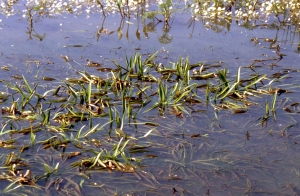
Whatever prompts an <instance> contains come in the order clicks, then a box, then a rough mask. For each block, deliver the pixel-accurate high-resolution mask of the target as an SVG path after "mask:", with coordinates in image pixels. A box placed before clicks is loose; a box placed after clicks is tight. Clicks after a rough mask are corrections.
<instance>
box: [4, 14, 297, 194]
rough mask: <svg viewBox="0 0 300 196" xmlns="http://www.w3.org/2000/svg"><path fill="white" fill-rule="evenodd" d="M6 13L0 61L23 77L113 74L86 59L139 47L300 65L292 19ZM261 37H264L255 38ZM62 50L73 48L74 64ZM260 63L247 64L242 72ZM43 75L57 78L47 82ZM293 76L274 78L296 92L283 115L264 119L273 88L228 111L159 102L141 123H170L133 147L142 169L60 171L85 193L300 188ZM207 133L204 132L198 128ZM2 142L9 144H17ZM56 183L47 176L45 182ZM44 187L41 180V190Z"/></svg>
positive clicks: (121, 59)
mask: <svg viewBox="0 0 300 196" xmlns="http://www.w3.org/2000/svg"><path fill="white" fill-rule="evenodd" d="M1 19H2V22H1V23H0V25H1V26H0V27H1V30H0V32H1V38H0V44H1V49H0V52H1V58H0V64H1V66H2V67H6V68H7V69H2V70H1V71H0V77H1V80H2V81H8V82H9V83H20V82H21V81H20V80H19V79H18V76H19V77H22V75H24V77H25V78H27V80H28V81H30V82H31V83H34V82H39V83H40V84H41V85H43V86H44V87H43V88H44V89H46V90H47V89H49V88H50V87H51V86H52V85H57V84H58V83H60V82H61V81H63V80H64V79H65V78H68V77H74V76H75V75H76V72H77V71H82V70H86V71H87V72H89V73H91V74H94V75H100V76H101V77H106V76H107V75H108V74H110V73H109V72H98V71H97V70H96V69H95V68H92V67H88V66H86V65H87V59H89V60H92V61H96V62H99V63H101V64H102V67H107V68H115V65H114V64H113V63H112V60H116V61H117V62H118V63H119V64H121V65H123V66H125V56H126V55H127V56H129V57H130V56H132V55H134V53H137V52H139V53H141V54H142V55H143V56H144V57H145V58H146V56H147V55H149V54H152V53H154V52H156V51H159V53H158V57H157V59H156V61H157V63H163V64H164V65H166V66H167V65H168V63H170V62H175V61H177V60H179V58H180V57H183V58H186V57H188V58H189V61H190V62H191V63H197V62H199V61H201V62H207V63H219V64H221V67H217V68H215V69H222V68H225V67H226V68H228V69H229V71H230V72H232V73H234V72H236V70H237V69H238V67H240V66H245V67H246V66H250V65H252V64H253V63H254V61H255V60H266V61H261V62H257V63H255V65H258V67H255V68H253V69H255V71H256V72H258V73H266V74H268V75H271V74H273V73H278V72H282V71H283V70H284V69H286V70H287V69H290V70H298V69H299V62H300V61H299V59H300V58H299V55H300V53H299V48H298V47H299V46H298V44H299V33H296V32H295V30H294V29H293V28H292V27H286V28H285V30H284V29H279V30H275V29H271V28H267V27H262V26H258V27H252V29H249V28H245V27H243V26H240V25H239V24H236V23H235V22H234V21H233V22H232V24H228V25H224V26H216V24H214V23H212V22H211V21H206V20H204V19H202V18H201V17H199V18H198V20H195V21H193V20H192V19H191V17H190V13H184V14H180V13H177V14H174V15H172V17H171V19H170V21H169V27H167V28H164V23H163V22H161V23H158V22H157V20H152V19H145V18H143V17H138V18H135V17H132V18H130V19H128V18H124V19H122V18H121V17H120V16H119V15H118V14H116V15H108V16H107V17H106V18H104V17H103V16H102V15H101V14H93V15H90V17H88V18H87V17H86V16H85V15H84V14H82V15H78V16H75V15H72V14H63V15H57V16H55V17H52V18H48V17H43V16H40V18H35V17H34V18H33V24H32V25H33V26H32V27H33V28H31V27H30V23H29V21H28V18H26V17H25V18H24V17H23V14H22V13H20V14H16V15H14V16H10V17H5V16H1ZM204 25H205V26H204ZM99 32H101V33H99ZM276 36H277V41H276V44H280V53H282V54H285V55H286V56H283V59H281V60H279V59H278V55H277V54H276V47H275V48H270V47H271V46H272V44H271V43H270V42H267V41H264V39H265V38H267V39H274V38H275V37H276ZM254 38H259V39H257V42H255V41H253V40H252V39H254ZM276 44H273V45H275V46H276ZM62 56H67V57H68V58H69V63H66V61H65V59H64V58H62ZM267 59H275V60H267ZM221 62H222V63H221ZM250 72H251V70H249V69H246V68H244V69H242V76H243V74H244V75H248V74H249V73H250ZM43 77H52V78H55V79H56V80H54V81H52V82H46V81H43V80H42V78H43ZM289 77H290V78H289V79H286V80H284V82H279V83H276V84H275V85H274V86H278V87H280V88H284V89H289V90H290V91H291V92H292V93H289V94H288V93H285V94H282V95H280V96H278V98H277V102H278V108H279V109H278V110H277V114H276V115H277V116H276V117H277V118H276V121H274V120H270V121H268V122H267V123H266V124H263V125H262V124H261V120H260V118H261V117H262V116H263V115H264V114H265V111H264V107H265V106H264V104H265V101H266V100H267V99H269V100H268V101H269V102H271V99H270V98H265V97H261V98H250V99H252V101H255V102H257V103H258V104H256V105H253V106H251V109H249V111H248V112H246V113H244V114H232V112H231V111H228V110H221V111H220V112H217V111H215V110H214V109H213V108H212V107H210V106H208V107H207V106H206V105H205V104H203V105H202V104H200V105H199V106H196V110H194V111H193V112H192V113H191V114H189V115H184V118H179V117H177V116H175V115H172V114H170V115H168V114H167V115H166V116H165V118H161V117H159V116H158V114H157V111H156V110H153V111H151V112H148V113H141V114H140V115H138V118H137V121H138V122H145V121H146V122H148V121H152V122H156V123H158V124H159V125H160V126H158V127H157V128H156V129H155V131H153V132H152V134H153V135H151V136H149V137H147V139H145V138H143V139H140V140H139V141H137V143H138V144H140V145H143V144H144V145H149V146H151V147H149V148H147V151H146V152H144V153H139V154H137V155H135V154H132V155H131V156H132V157H134V156H138V157H140V158H143V159H142V161H141V165H140V167H139V169H137V171H138V173H137V174H133V173H121V172H107V171H105V170H103V171H87V172H86V173H85V174H84V175H83V174H80V172H79V171H78V170H77V169H76V170H75V169H69V170H68V169H67V171H64V169H61V171H60V175H56V177H55V178H53V180H56V179H61V178H63V179H65V181H64V182H62V184H61V185H60V186H61V187H62V188H63V187H64V186H65V187H69V188H68V190H69V194H70V195H73V194H75V193H78V189H80V191H81V193H82V194H83V195H96V194H98V193H99V192H101V194H106V195H111V194H113V193H117V194H118V195H123V194H131V193H132V194H133V195H145V194H147V195H172V194H178V195H179V194H182V195H205V194H207V195H243V194H245V195H298V194H300V181H299V177H300V170H299V168H300V167H299V166H300V162H299V159H300V154H299V150H300V149H299V143H300V137H299V136H300V134H299V125H298V121H299V120H300V119H299V114H298V113H288V112H286V111H283V110H282V108H283V107H284V104H286V103H287V102H288V103H292V102H299V101H300V100H299V72H297V71H296V72H291V73H290V75H289ZM1 91H3V92H6V91H7V87H6V83H3V82H2V84H1ZM204 94H205V92H204V93H203V96H204ZM100 122H101V121H100ZM78 127H79V126H78ZM151 128H152V127H149V126H145V125H136V126H135V125H133V124H131V125H126V127H125V128H124V131H125V132H127V134H128V135H131V136H135V137H141V136H143V135H144V134H145V133H147V132H148V131H149V129H151ZM247 131H248V132H249V133H250V137H249V138H247V136H246V132H247ZM197 134H200V137H196V135H197ZM192 136H195V137H192ZM3 137H5V138H6V139H7V138H8V136H6V135H4V136H3ZM28 137H29V136H28ZM38 137H39V138H41V139H43V138H44V139H46V138H47V137H49V136H47V135H43V134H40V135H38ZM94 137H96V138H98V137H107V133H106V131H102V132H99V134H97V135H94ZM28 140H29V139H28V138H27V142H28ZM103 148H105V146H104V147H103ZM1 151H2V153H9V152H11V151H13V150H8V149H3V150H2V149H1ZM32 152H34V153H32ZM41 153H42V154H41ZM59 155H60V153H59V152H55V151H53V150H49V151H46V152H45V151H41V149H40V147H39V146H37V147H36V148H34V149H32V150H29V151H28V152H24V153H23V154H22V157H23V158H26V157H30V159H31V160H32V162H31V163H30V164H33V165H35V164H36V162H38V161H39V160H40V159H43V160H44V161H45V162H47V163H49V164H50V165H51V164H53V166H54V165H55V164H54V163H56V162H59V161H60V156H59ZM154 155H155V156H154ZM86 156H87V155H82V157H86ZM151 156H152V157H155V158H151ZM70 163H72V160H67V161H66V162H64V163H62V164H61V167H62V168H63V167H65V168H67V167H68V164H70ZM36 166H37V167H38V165H36ZM32 172H33V173H34V172H35V169H32ZM74 173H75V175H74ZM50 182H51V181H50ZM50 182H47V181H45V184H44V183H40V184H39V185H40V186H41V187H42V186H45V185H49V183H50ZM72 183H74V184H72ZM78 184H80V187H79V185H78ZM7 185H8V184H7V183H6V181H1V183H0V186H1V187H3V188H4V187H6V186H7ZM49 186H50V185H49ZM54 187H55V186H53V189H52V188H49V187H48V188H47V191H48V192H49V194H50V193H51V194H54V193H55V188H54ZM70 187H71V188H70ZM20 189H22V190H24V189H30V188H29V187H23V188H20ZM42 190H44V189H43V188H41V189H40V190H39V189H33V190H32V193H39V192H40V191H42ZM16 191H17V189H16ZM72 191H73V192H72ZM58 194H60V193H59V191H58ZM61 194H62V193H61ZM65 194H66V193H65Z"/></svg>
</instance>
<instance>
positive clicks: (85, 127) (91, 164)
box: [1, 52, 297, 194]
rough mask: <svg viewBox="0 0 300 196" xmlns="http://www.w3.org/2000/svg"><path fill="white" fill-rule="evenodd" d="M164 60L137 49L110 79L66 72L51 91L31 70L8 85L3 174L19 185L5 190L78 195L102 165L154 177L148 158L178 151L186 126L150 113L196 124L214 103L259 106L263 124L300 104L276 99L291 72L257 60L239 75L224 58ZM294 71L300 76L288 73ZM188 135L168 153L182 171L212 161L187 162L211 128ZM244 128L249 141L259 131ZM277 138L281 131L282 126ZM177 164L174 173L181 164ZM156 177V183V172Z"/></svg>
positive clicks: (235, 110)
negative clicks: (269, 69) (31, 77)
mask: <svg viewBox="0 0 300 196" xmlns="http://www.w3.org/2000/svg"><path fill="white" fill-rule="evenodd" d="M156 56H157V52H156V53H154V54H152V55H149V56H148V57H147V58H142V56H141V55H140V54H139V53H137V54H135V55H134V56H133V57H126V62H125V63H124V64H119V62H114V63H115V65H116V67H115V69H112V70H111V71H110V72H108V73H107V77H106V78H102V77H99V76H97V75H90V74H89V73H87V72H84V71H80V72H78V74H79V77H72V78H66V79H65V80H63V81H60V82H58V83H57V84H56V85H54V84H53V85H51V87H50V88H45V87H44V86H43V85H40V84H39V82H36V83H30V82H28V80H27V79H26V77H25V76H23V77H22V82H20V83H16V84H11V83H7V82H5V81H3V83H5V85H6V86H7V89H8V90H7V92H4V91H2V92H1V100H2V105H5V106H3V107H2V120H1V124H2V129H1V137H2V138H3V139H2V141H1V147H2V148H3V149H7V150H6V152H8V153H7V155H5V154H3V155H2V160H5V161H4V162H3V167H2V169H1V170H2V174H1V179H5V180H9V181H10V182H11V183H9V184H8V185H7V186H6V187H5V188H2V190H3V193H9V192H14V191H17V192H18V193H19V191H21V190H24V191H25V192H24V193H26V191H27V189H23V188H22V187H24V186H30V187H32V188H33V189H37V190H43V191H47V192H49V191H50V192H51V190H52V189H55V190H56V191H58V192H61V193H67V192H69V191H70V190H72V191H74V192H73V193H74V194H75V193H76V194H82V190H81V189H82V186H83V185H85V184H84V183H83V182H84V179H85V178H86V179H90V175H92V172H93V171H102V170H103V171H109V172H112V171H119V172H121V173H128V172H129V173H134V175H135V176H136V178H137V179H142V178H145V179H148V178H149V177H150V176H148V177H146V176H144V175H149V174H150V173H149V174H146V173H144V172H145V171H144V169H143V168H144V167H145V166H147V162H148V161H147V160H149V159H153V158H155V157H158V156H159V155H157V154H151V151H153V149H156V150H154V151H153V152H163V151H164V150H163V151H161V150H160V148H166V147H167V148H170V147H171V146H169V145H168V144H167V143H168V142H167V143H166V142H165V141H164V140H165V139H163V137H167V138H168V136H165V134H170V133H171V134H179V133H176V132H178V131H179V130H178V127H177V128H175V127H172V124H170V125H163V124H161V123H164V122H163V121H162V122H160V121H161V120H159V121H156V120H151V121H145V118H143V117H142V116H144V115H147V113H149V112H150V111H152V112H151V113H152V115H154V114H155V113H156V114H158V117H151V118H153V119H157V118H159V119H163V118H170V119H173V120H176V119H186V120H187V119H189V118H190V117H189V116H193V113H194V114H201V113H203V112H204V111H205V110H207V111H209V110H211V109H212V110H213V111H214V113H215V116H216V119H218V117H217V116H218V113H219V112H220V111H228V112H230V113H232V114H239V113H246V112H248V110H249V111H251V108H252V107H257V106H258V105H260V107H262V108H265V114H264V113H263V112H262V113H261V115H262V116H261V118H259V119H257V121H258V122H260V123H259V124H260V126H262V127H264V126H266V124H267V123H268V122H270V121H272V122H276V112H277V110H278V109H283V110H285V111H286V112H288V113H295V112H297V111H295V110H294V109H293V108H294V107H297V103H291V104H290V105H288V101H286V103H285V104H284V106H280V105H281V104H279V103H278V101H277V96H279V95H280V94H282V93H287V92H289V90H287V89H282V88H280V87H279V86H280V84H283V83H284V81H285V79H286V78H287V77H286V76H287V75H286V74H287V73H286V74H281V75H280V76H279V74H272V75H267V74H259V73H257V72H256V71H255V67H254V66H253V65H251V66H248V67H240V68H239V69H238V71H237V72H236V73H230V72H229V71H228V70H227V69H226V68H222V62H215V63H206V62H199V63H195V64H191V63H190V62H189V59H188V58H186V59H182V58H180V59H179V60H178V61H177V62H174V63H171V64H169V65H163V64H161V63H157V60H156ZM279 59H280V57H278V60H279ZM67 63H68V62H67ZM293 71H296V72H297V70H289V72H293ZM247 75H248V76H247ZM261 99H266V100H271V101H270V103H271V104H269V102H268V101H266V103H265V105H262V104H261ZM280 107H281V108H280ZM210 108H211V109H210ZM270 113H271V115H270ZM172 116H173V117H174V118H173V117H172ZM146 119H147V118H146ZM195 120H196V119H195ZM200 121H201V122H203V120H200ZM175 124H176V123H175ZM196 124H197V123H196ZM206 124H207V122H206ZM295 124H296V123H295V122H293V123H292V124H291V125H288V126H287V127H286V128H284V129H283V130H281V131H280V132H279V134H280V135H285V134H287V133H286V132H287V131H288V129H289V128H291V127H293V126H295ZM169 126H171V127H169ZM196 126H197V125H196ZM205 126H213V127H214V126H216V125H213V124H211V125H208V124H207V125H205ZM219 126H220V125H219ZM255 126H259V125H258V124H257V125H255ZM132 129H133V130H134V131H132ZM164 129H165V130H164ZM221 129H222V128H221ZM169 131H171V132H170V133H168V132H169ZM173 131H174V132H173ZM185 131H186V130H185V129H183V130H182V133H180V134H182V137H183V140H182V141H179V143H178V146H177V145H176V146H175V148H174V149H173V147H171V149H169V150H170V152H171V154H170V156H172V154H173V156H174V157H176V158H175V160H168V159H165V161H167V162H171V163H173V164H175V165H178V166H179V167H181V166H185V165H186V164H196V163H197V162H199V161H200V162H199V163H201V162H202V161H204V162H203V163H202V164H204V165H206V164H208V162H207V163H205V162H206V161H205V160H193V158H192V157H189V159H191V161H192V163H185V160H186V159H187V154H186V153H187V149H186V148H190V147H188V146H189V145H191V143H190V142H188V141H189V140H190V139H192V140H193V139H195V138H203V139H205V138H207V137H209V135H210V133H209V132H206V133H203V131H201V129H200V130H199V131H198V132H196V133H192V134H191V133H185ZM245 134H246V137H247V139H249V137H250V134H252V133H249V131H247V132H245ZM272 134H277V133H275V130H273V131H272ZM185 137H187V138H190V139H184V138H185ZM176 140H177V139H175V141H176ZM186 142H187V143H186ZM202 145H203V144H202ZM180 149H181V150H180ZM169 150H168V151H169ZM182 150H183V151H182ZM188 151H190V150H188ZM192 151H193V150H192ZM192 151H191V152H189V153H191V155H189V156H192V154H193V152H192ZM164 153H168V152H164ZM174 153H180V155H175V154H174ZM181 153H183V154H181ZM177 156H182V157H181V158H179V157H177ZM177 159H178V160H177ZM178 166H175V168H176V167H178ZM215 166H217V165H215ZM175 168H173V170H177V169H175ZM74 175H75V176H81V177H80V178H81V182H80V183H79V182H78V181H77V182H74V181H73V180H72V178H73V177H72V176H74ZM150 175H152V174H150ZM169 175H170V174H169ZM195 175H196V174H195ZM143 176H144V177H143ZM75 178H76V177H75ZM151 178H152V179H151ZM169 178H170V179H169V180H171V179H173V180H174V179H175V178H178V177H176V176H173V177H172V176H169ZM91 179H93V178H91ZM149 180H151V181H152V180H154V181H156V180H155V177H154V176H152V177H150V179H148V180H147V181H149ZM157 180H158V179H157ZM63 181H66V182H65V183H63ZM151 183H152V182H151ZM61 184H64V185H63V186H62V185H61ZM85 186H88V185H85ZM95 186H96V185H95ZM151 186H153V188H154V187H155V185H151ZM100 187H101V188H102V189H103V191H105V190H110V188H109V186H108V187H107V186H106V185H105V184H103V185H101V186H100ZM132 190H133V189H132ZM174 190H177V188H174ZM128 191H131V190H127V191H126V190H125V192H128ZM177 191H179V190H177ZM185 191H187V192H189V190H185ZM33 192H35V191H33ZM50 192H49V193H50ZM137 192H139V191H137Z"/></svg>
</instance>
